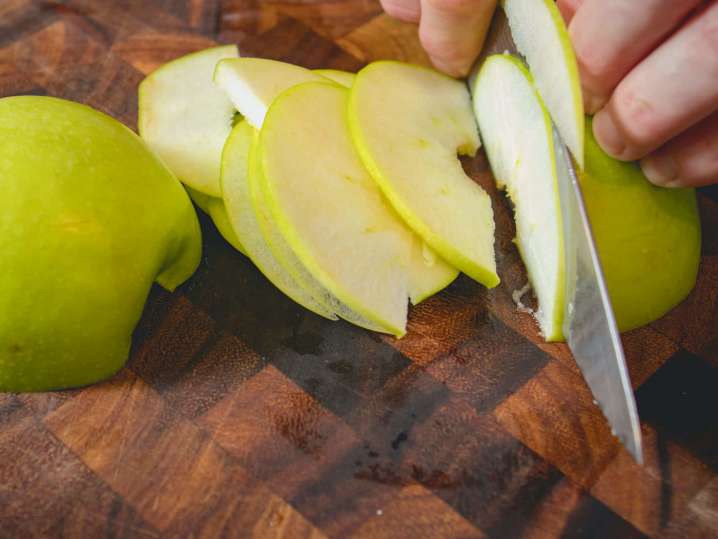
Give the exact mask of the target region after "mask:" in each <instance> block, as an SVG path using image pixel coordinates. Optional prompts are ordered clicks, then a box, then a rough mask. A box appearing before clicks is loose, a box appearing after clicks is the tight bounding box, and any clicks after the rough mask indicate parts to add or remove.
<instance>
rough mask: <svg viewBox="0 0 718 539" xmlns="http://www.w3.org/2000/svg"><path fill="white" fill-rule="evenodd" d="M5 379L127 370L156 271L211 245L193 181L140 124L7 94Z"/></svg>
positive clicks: (0, 112) (166, 282) (2, 193)
mask: <svg viewBox="0 0 718 539" xmlns="http://www.w3.org/2000/svg"><path fill="white" fill-rule="evenodd" d="M0 177H1V178H2V181H0V207H1V209H0V215H1V216H2V217H0V250H1V251H2V253H3V255H2V260H3V262H2V271H0V312H2V313H4V314H3V316H2V317H0V391H41V390H50V389H59V388H67V387H75V386H82V385H86V384H89V383H92V382H95V381H98V380H101V379H103V378H106V377H108V376H110V375H112V374H113V373H115V372H116V371H117V370H119V369H120V368H121V367H122V366H123V364H124V363H125V361H126V359H127V355H128V352H129V348H130V340H131V335H132V331H133V329H134V327H135V325H136V324H137V321H138V320H139V317H140V314H141V312H142V308H143V305H144V303H145V300H146V298H147V295H148V293H149V290H150V287H151V285H152V283H153V281H156V282H157V283H159V284H160V285H162V286H163V287H165V288H167V289H168V290H172V289H174V288H175V287H176V286H178V285H179V284H180V283H182V282H183V281H184V280H186V279H187V278H189V276H190V275H192V273H193V272H194V270H195V268H196V267H197V265H198V263H199V260H200V255H201V238H200V231H199V225H198V223H197V217H196V214H195V212H194V209H193V207H192V204H191V202H190V200H189V198H188V197H187V194H186V193H185V191H184V189H183V188H182V186H181V185H180V183H179V182H178V181H177V179H176V178H175V176H174V175H173V174H172V173H171V172H170V171H169V170H168V169H167V167H166V166H165V165H164V164H163V163H162V162H161V161H160V160H159V159H158V158H157V157H156V156H155V155H154V154H153V153H152V152H150V151H149V150H148V148H147V146H146V145H145V144H144V143H143V142H142V140H140V139H139V137H137V136H136V135H135V134H134V133H133V132H132V131H130V130H129V129H127V128H126V127H125V126H123V125H122V124H120V123H119V122H117V121H115V120H113V119H112V118H110V117H109V116H106V115H105V114H102V113H100V112H97V111H95V110H92V109H90V108H89V107H85V106H83V105H79V104H77V103H72V102H68V101H64V100H60V99H54V98H48V97H11V98H5V99H1V100H0Z"/></svg>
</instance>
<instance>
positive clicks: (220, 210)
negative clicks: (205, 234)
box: [185, 186, 247, 256]
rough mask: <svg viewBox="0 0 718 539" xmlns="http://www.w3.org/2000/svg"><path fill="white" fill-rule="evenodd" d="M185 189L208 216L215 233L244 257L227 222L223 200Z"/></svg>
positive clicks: (227, 217) (188, 188) (243, 252)
mask: <svg viewBox="0 0 718 539" xmlns="http://www.w3.org/2000/svg"><path fill="white" fill-rule="evenodd" d="M185 189H187V194H189V197H190V198H191V199H192V201H193V202H194V203H195V204H196V205H197V207H198V208H199V209H200V210H202V211H203V212H204V213H206V214H207V215H209V216H210V218H211V219H212V222H213V223H214V226H215V227H216V228H217V232H219V234H220V235H221V236H222V237H223V238H224V239H225V240H226V241H227V243H229V244H230V245H231V246H232V247H234V248H235V249H237V251H239V252H240V253H242V254H243V255H245V256H246V255H247V252H246V251H245V249H244V246H243V245H242V242H240V241H239V238H238V237H237V234H236V233H235V232H234V229H233V228H232V225H231V223H230V222H229V215H227V208H226V207H225V205H224V200H222V199H221V198H215V197H211V196H209V195H205V194H204V193H200V192H199V191H195V190H194V189H192V188H191V187H187V186H185Z"/></svg>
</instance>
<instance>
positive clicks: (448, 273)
mask: <svg viewBox="0 0 718 539" xmlns="http://www.w3.org/2000/svg"><path fill="white" fill-rule="evenodd" d="M405 228H406V227H405ZM407 231H408V232H409V234H408V237H407V241H410V242H411V252H410V254H409V268H408V269H409V299H410V300H411V303H412V305H418V304H419V303H421V302H422V301H424V300H425V299H427V298H429V297H431V296H433V295H434V294H436V293H438V292H440V291H442V290H443V289H444V288H446V287H447V286H449V285H450V284H451V283H452V282H453V281H454V279H456V278H457V277H458V276H459V270H457V269H456V268H454V267H453V266H450V265H449V264H447V263H446V262H444V261H443V260H442V259H441V258H439V256H438V255H437V254H436V253H435V252H434V250H433V249H431V247H429V246H428V245H427V244H426V242H425V241H424V240H422V239H421V237H420V236H418V235H417V234H415V233H413V232H412V231H411V230H409V229H407Z"/></svg>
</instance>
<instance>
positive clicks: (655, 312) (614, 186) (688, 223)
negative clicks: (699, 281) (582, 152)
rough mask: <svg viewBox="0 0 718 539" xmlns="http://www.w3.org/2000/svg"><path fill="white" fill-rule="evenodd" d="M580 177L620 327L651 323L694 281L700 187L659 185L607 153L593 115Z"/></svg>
mask: <svg viewBox="0 0 718 539" xmlns="http://www.w3.org/2000/svg"><path fill="white" fill-rule="evenodd" d="M579 177H580V182H581V188H582V190H583V195H584V199H585V203H586V209H587V211H588V215H589V217H590V219H591V227H592V229H593V235H594V238H595V241H596V247H597V249H598V253H599V255H600V257H601V265H602V266H603V273H604V275H605V277H606V284H607V286H608V291H609V294H610V296H611V302H612V304H613V310H614V313H615V315H616V322H617V324H618V327H619V329H620V330H621V331H628V330H630V329H633V328H637V327H639V326H643V325H645V324H648V323H650V322H653V321H654V320H656V319H658V318H660V317H661V316H663V315H664V314H665V313H667V312H668V311H669V310H670V309H672V308H673V307H675V306H676V305H677V304H678V303H679V302H680V301H682V300H683V299H684V298H685V297H686V296H687V295H688V293H689V292H690V291H691V290H692V289H693V287H694V285H695V282H696V277H697V274H698V265H699V263H700V253H701V225H700V217H699V214H698V208H697V203H696V194H695V191H694V190H693V189H665V188H661V187H656V186H654V185H653V184H651V183H650V182H649V181H648V180H647V179H646V177H645V176H644V175H643V173H642V172H641V169H640V167H639V166H638V165H637V164H636V163H623V162H621V161H617V160H616V159H613V158H612V157H610V156H608V155H607V154H606V153H605V152H604V151H603V150H602V149H601V147H600V146H599V145H598V143H597V142H596V139H595V138H594V137H593V130H592V126H591V122H590V119H589V120H588V121H587V123H586V167H585V169H584V171H583V172H582V173H581V174H580V176H579Z"/></svg>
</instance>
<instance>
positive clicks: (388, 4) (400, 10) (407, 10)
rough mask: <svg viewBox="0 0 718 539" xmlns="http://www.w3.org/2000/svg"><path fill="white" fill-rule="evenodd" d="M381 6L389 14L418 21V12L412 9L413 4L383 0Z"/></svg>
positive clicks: (397, 17)
mask: <svg viewBox="0 0 718 539" xmlns="http://www.w3.org/2000/svg"><path fill="white" fill-rule="evenodd" d="M381 7H382V8H383V9H384V11H385V12H386V14H387V15H389V16H390V17H393V18H395V19H399V20H401V21H407V22H416V21H418V19H419V14H418V12H417V13H415V12H414V10H412V9H411V6H407V5H406V3H405V2H400V1H399V2H397V1H396V0H381Z"/></svg>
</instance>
